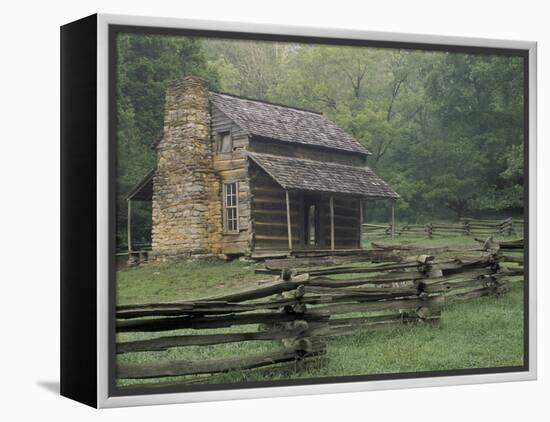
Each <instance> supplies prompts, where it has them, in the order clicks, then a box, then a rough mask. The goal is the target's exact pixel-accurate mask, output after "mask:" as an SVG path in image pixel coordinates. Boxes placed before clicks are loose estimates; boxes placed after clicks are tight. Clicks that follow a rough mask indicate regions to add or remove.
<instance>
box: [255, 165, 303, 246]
mask: <svg viewBox="0 0 550 422" xmlns="http://www.w3.org/2000/svg"><path fill="white" fill-rule="evenodd" d="M250 175H251V178H250V184H251V192H252V202H251V213H252V231H253V248H254V250H282V251H284V250H288V226H287V214H286V195H285V191H284V190H283V189H282V188H281V187H280V186H279V185H278V184H277V183H276V182H275V181H274V180H273V179H272V178H271V177H269V176H268V175H267V174H266V173H265V172H264V171H263V170H261V169H259V168H258V167H257V166H256V165H251V168H250ZM300 208H301V200H300V196H299V195H298V194H294V193H291V194H290V219H291V227H292V246H293V248H299V247H300V242H301V238H302V233H303V228H302V225H303V223H302V218H301V217H300V215H301V212H300Z"/></svg>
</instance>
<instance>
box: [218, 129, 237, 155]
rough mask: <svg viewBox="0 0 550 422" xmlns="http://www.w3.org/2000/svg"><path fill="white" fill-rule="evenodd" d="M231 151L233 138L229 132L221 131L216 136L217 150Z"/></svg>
mask: <svg viewBox="0 0 550 422" xmlns="http://www.w3.org/2000/svg"><path fill="white" fill-rule="evenodd" d="M231 151H233V138H232V137H231V133H230V132H222V133H220V134H219V137H218V152H221V153H223V152H231Z"/></svg>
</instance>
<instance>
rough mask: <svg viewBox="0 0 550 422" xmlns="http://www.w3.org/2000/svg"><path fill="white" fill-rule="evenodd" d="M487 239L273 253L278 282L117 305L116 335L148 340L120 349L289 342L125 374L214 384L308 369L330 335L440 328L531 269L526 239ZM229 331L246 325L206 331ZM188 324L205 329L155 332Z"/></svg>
mask: <svg viewBox="0 0 550 422" xmlns="http://www.w3.org/2000/svg"><path fill="white" fill-rule="evenodd" d="M479 242H480V245H479V247H476V248H471V249H460V250H456V249H455V250H453V249H451V248H431V249H419V248H415V247H411V246H409V247H404V246H400V245H377V244H373V246H374V248H375V249H374V250H369V251H362V252H358V253H357V254H355V255H346V256H330V255H327V256H313V257H304V258H287V259H272V260H267V261H265V268H263V269H259V270H257V272H260V273H265V274H277V275H278V276H277V279H276V280H275V281H271V282H264V283H261V284H260V285H259V286H258V287H255V288H252V289H249V290H245V291H241V292H237V293H231V294H227V295H221V296H215V297H209V298H204V299H198V300H194V301H185V302H181V303H149V304H139V305H123V306H118V307H117V310H116V318H117V325H116V327H117V333H128V332H139V333H142V334H140V339H139V340H132V341H118V342H117V345H116V351H117V353H118V354H126V353H139V352H161V351H165V350H168V349H171V348H178V347H186V346H212V345H218V344H225V343H235V342H239V343H241V342H243V343H244V342H249V341H272V342H273V341H277V342H278V343H277V344H279V343H280V346H274V347H275V350H273V351H272V352H267V353H259V354H250V355H242V356H237V357H231V358H223V359H207V360H196V361H187V360H171V361H168V360H164V361H163V360H161V359H162V358H159V359H158V360H155V361H154V362H148V363H119V364H118V365H117V378H119V379H140V380H145V379H154V381H155V382H154V383H150V384H148V385H150V386H155V385H156V386H163V385H166V384H170V383H171V382H172V383H176V384H185V383H192V382H197V380H200V382H205V381H206V382H208V380H209V379H210V378H212V377H215V375H216V374H220V373H224V372H227V371H232V370H254V369H256V368H263V367H267V369H274V368H276V367H283V366H284V365H286V366H287V367H291V368H293V370H295V371H299V370H300V369H301V368H302V367H303V365H304V364H306V363H307V362H308V361H311V360H314V359H316V360H319V358H321V359H322V356H323V355H324V354H325V353H326V343H325V342H324V340H325V339H327V338H330V337H334V336H345V335H353V334H356V333H359V332H364V331H371V330H379V329H385V328H387V327H391V326H396V325H399V324H412V323H432V324H437V323H438V322H439V320H440V315H441V307H442V306H443V305H445V304H446V303H449V302H451V301H455V300H470V299H473V298H478V297H481V296H487V295H499V294H502V293H504V292H506V291H507V290H508V288H509V283H510V281H512V280H516V279H517V278H518V277H520V276H522V275H523V253H522V252H523V241H522V240H518V241H508V242H500V243H495V242H493V241H492V239H490V238H489V239H487V240H486V241H481V240H480V241H479ZM436 257H437V258H436ZM229 327H241V329H237V330H236V331H235V329H233V330H231V331H230V332H226V333H219V332H215V333H212V332H207V333H204V331H202V330H210V329H225V328H229ZM246 327H248V329H246ZM250 327H253V329H250ZM180 329H193V330H195V331H196V332H197V334H194V333H193V334H187V332H188V331H186V332H185V334H177V333H176V334H174V333H169V334H170V335H163V336H161V337H158V334H156V333H162V332H168V331H173V330H180ZM147 335H149V336H150V338H144V339H142V338H141V336H147ZM243 350H246V349H245V348H243ZM264 369H265V368H264ZM166 377H183V378H180V379H178V380H177V381H175V382H174V381H173V380H170V379H167V378H166ZM142 382H143V381H142Z"/></svg>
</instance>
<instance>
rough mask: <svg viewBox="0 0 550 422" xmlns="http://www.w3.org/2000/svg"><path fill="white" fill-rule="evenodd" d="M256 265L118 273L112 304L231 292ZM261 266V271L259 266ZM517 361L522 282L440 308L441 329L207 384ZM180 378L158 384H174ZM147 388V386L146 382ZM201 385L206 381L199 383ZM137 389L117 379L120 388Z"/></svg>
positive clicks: (404, 330)
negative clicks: (295, 367)
mask: <svg viewBox="0 0 550 422" xmlns="http://www.w3.org/2000/svg"><path fill="white" fill-rule="evenodd" d="M379 242H380V243H397V242H399V243H403V244H422V245H423V246H434V247H437V246H457V247H458V246H475V245H476V243H475V242H474V241H473V240H472V238H470V237H453V238H447V239H422V238H417V239H411V238H404V239H396V240H394V241H393V242H392V241H391V240H385V241H379ZM255 267H256V265H255V264H250V263H245V262H240V261H233V262H222V261H204V262H180V263H175V264H174V263H173V264H147V265H144V266H140V267H136V268H131V269H123V270H120V271H119V272H118V273H117V294H118V303H119V304H125V303H143V302H159V301H160V302H162V301H177V300H184V299H192V298H197V297H201V296H202V297H204V296H209V295H215V294H220V293H223V292H228V291H235V290H239V289H242V288H245V287H247V286H254V285H256V281H257V280H259V279H265V278H266V276H265V275H264V276H261V277H260V276H257V275H254V268H255ZM258 267H260V266H258ZM256 329H257V327H255V326H248V327H242V326H241V327H234V328H231V329H226V330H201V331H200V333H214V332H231V331H247V330H250V331H254V330H256ZM191 333H193V334H197V333H198V332H197V331H193V330H178V331H173V332H169V333H167V332H163V333H154V334H150V333H124V334H119V335H118V340H119V341H129V340H137V339H144V338H151V337H153V336H166V335H173V334H191ZM280 347H281V346H280V344H279V343H276V342H259V341H258V342H245V343H233V344H225V345H216V346H200V347H181V348H173V349H170V350H167V351H164V352H141V353H128V354H124V355H120V356H119V357H118V359H119V362H127V363H138V362H154V361H160V360H162V361H165V360H181V359H184V360H204V359H212V358H222V357H229V356H242V355H244V354H253V353H261V352H267V351H274V350H276V349H277V348H280ZM522 363H523V291H522V286H521V283H519V282H516V283H514V284H513V286H512V289H511V291H510V292H508V293H506V294H505V295H503V296H500V297H484V298H480V299H476V300H472V301H469V302H457V303H453V304H450V305H447V306H446V307H445V308H443V310H442V317H441V324H440V325H439V326H432V325H430V324H414V325H402V326H401V325H400V326H394V327H393V328H388V329H386V330H383V331H377V332H372V333H363V334H357V335H354V336H347V337H339V338H332V339H328V340H327V354H326V356H325V357H324V358H322V359H321V360H319V361H312V362H310V363H309V364H308V365H306V368H305V370H304V371H303V372H301V373H299V374H295V373H294V372H293V371H288V370H282V369H281V370H279V369H272V370H269V369H267V370H261V371H234V372H230V373H226V374H222V375H218V376H215V377H213V378H212V379H211V380H208V382H216V383H228V382H242V381H260V380H278V379H289V378H315V377H332V376H346V375H368V374H382V373H398V372H418V371H435V370H449V369H465V368H488V367H502V366H517V365H522ZM179 379H182V378H165V379H163V380H162V381H174V380H179ZM148 382H150V381H148ZM205 382H206V380H205ZM136 383H140V381H136V380H121V381H120V382H119V384H120V385H131V384H136Z"/></svg>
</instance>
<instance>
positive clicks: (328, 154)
mask: <svg viewBox="0 0 550 422" xmlns="http://www.w3.org/2000/svg"><path fill="white" fill-rule="evenodd" d="M248 149H249V150H250V151H252V152H258V153H263V154H273V155H284V156H287V157H295V158H308V159H310V160H316V161H325V162H332V163H338V164H346V165H350V166H364V165H365V164H366V161H365V156H363V155H361V154H358V153H349V152H345V151H338V150H328V149H326V148H318V147H315V146H308V145H300V144H297V143H295V144H289V143H285V142H279V141H269V140H266V139H258V138H251V139H250V145H249V147H248Z"/></svg>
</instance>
